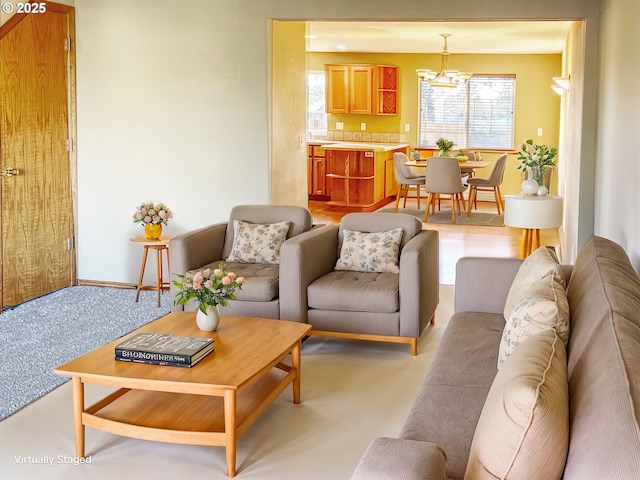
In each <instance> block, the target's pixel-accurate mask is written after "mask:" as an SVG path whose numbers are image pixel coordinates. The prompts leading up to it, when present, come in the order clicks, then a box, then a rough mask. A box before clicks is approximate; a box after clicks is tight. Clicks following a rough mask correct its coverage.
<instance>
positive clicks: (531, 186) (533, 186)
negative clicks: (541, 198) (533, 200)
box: [520, 179, 539, 195]
mask: <svg viewBox="0 0 640 480" xmlns="http://www.w3.org/2000/svg"><path fill="white" fill-rule="evenodd" d="M520 188H521V189H522V193H524V194H525V195H536V194H537V193H538V188H539V185H538V182H536V181H535V180H533V179H529V180H525V181H524V182H522V184H521V185H520Z"/></svg>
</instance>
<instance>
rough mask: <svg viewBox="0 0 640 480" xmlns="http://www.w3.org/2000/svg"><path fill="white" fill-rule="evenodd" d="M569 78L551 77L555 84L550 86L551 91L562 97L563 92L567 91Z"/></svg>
mask: <svg viewBox="0 0 640 480" xmlns="http://www.w3.org/2000/svg"><path fill="white" fill-rule="evenodd" d="M569 78H570V77H552V79H553V81H554V82H555V84H554V85H551V89H552V90H553V91H554V92H556V93H557V94H558V95H564V92H568V91H569Z"/></svg>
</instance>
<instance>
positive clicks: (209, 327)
mask: <svg viewBox="0 0 640 480" xmlns="http://www.w3.org/2000/svg"><path fill="white" fill-rule="evenodd" d="M219 323H220V312H219V311H218V306H217V305H211V306H209V307H207V313H206V314H205V313H202V310H200V307H198V312H197V313H196V324H197V325H198V328H199V329H200V330H202V331H203V332H213V331H214V330H216V329H217V328H218V324H219Z"/></svg>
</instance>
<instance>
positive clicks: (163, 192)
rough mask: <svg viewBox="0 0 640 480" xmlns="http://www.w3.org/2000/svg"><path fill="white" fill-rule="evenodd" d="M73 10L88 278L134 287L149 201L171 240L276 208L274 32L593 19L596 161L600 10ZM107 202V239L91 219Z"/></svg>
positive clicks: (519, 5)
mask: <svg viewBox="0 0 640 480" xmlns="http://www.w3.org/2000/svg"><path fill="white" fill-rule="evenodd" d="M616 1H619V0H616ZM630 1H631V0H624V2H625V5H627V4H629V5H630V3H629V2H630ZM75 5H76V26H77V47H78V48H77V52H76V58H77V84H78V92H77V103H78V139H77V145H78V206H79V207H78V216H79V218H78V272H79V277H80V278H82V279H92V280H103V281H124V282H127V281H128V282H134V281H135V280H136V275H137V270H138V268H139V262H140V251H139V250H138V249H137V248H136V247H135V245H132V244H131V242H129V241H128V238H129V237H130V236H133V235H135V234H139V233H140V230H139V226H137V225H134V224H133V223H131V221H130V216H131V214H132V213H133V209H134V207H135V205H136V204H138V203H139V202H141V201H143V200H146V199H152V200H157V201H164V202H166V203H167V204H168V205H169V206H170V207H171V208H172V209H173V210H174V213H175V219H174V220H173V221H172V222H171V223H170V224H169V227H168V229H167V233H168V234H170V235H175V234H177V233H180V232H183V231H186V230H188V229H191V228H195V227H198V226H203V225H206V224H209V223H213V222H215V221H220V220H223V219H225V218H227V217H228V213H229V211H230V209H231V208H232V207H233V205H235V204H238V203H267V202H270V201H272V200H273V198H275V194H274V192H272V191H271V190H272V183H275V180H276V179H274V182H272V178H271V166H272V164H273V165H277V164H283V163H282V162H283V160H282V159H280V158H275V157H276V155H277V156H280V155H281V154H280V153H276V151H275V150H274V151H273V153H271V148H272V145H271V140H270V137H271V134H272V133H273V132H275V130H272V128H273V127H274V125H275V124H273V123H271V116H272V114H271V110H272V106H271V100H272V98H271V95H272V90H273V89H274V88H277V87H278V85H276V84H273V85H272V84H271V83H270V81H269V75H270V70H271V68H273V65H272V58H271V43H270V42H271V40H270V38H271V37H270V35H271V30H270V28H269V25H270V23H271V21H272V20H274V19H276V20H299V21H304V20H307V19H316V20H321V19H351V20H375V19H389V20H394V19H395V20H412V21H420V20H454V21H455V20H464V19H469V20H474V19H475V20H478V19H487V20H489V19H492V20H508V19H523V18H525V19H526V18H532V19H561V20H572V19H576V18H582V17H587V18H588V19H589V20H590V22H591V24H590V25H591V26H590V25H589V24H587V28H586V29H585V39H586V43H587V46H588V47H589V48H587V49H586V50H585V60H584V62H585V73H586V75H585V89H584V98H583V101H584V103H585V109H584V112H583V118H582V121H581V122H578V123H573V124H571V125H568V126H567V128H570V129H571V128H573V129H574V130H576V131H578V132H581V131H583V132H585V131H586V132H587V133H588V135H584V136H583V138H582V140H581V141H582V142H583V145H582V152H581V154H582V155H583V158H582V161H583V162H586V163H587V164H589V162H593V157H594V155H595V154H594V151H593V150H594V148H595V147H594V145H595V142H596V138H595V124H596V116H595V115H596V108H595V102H596V98H597V95H596V94H597V91H594V89H595V88H597V75H595V76H594V75H593V69H594V68H596V69H597V59H598V39H597V36H595V37H594V33H595V34H597V25H598V21H599V19H598V17H599V13H598V12H599V7H600V0H563V1H558V0H538V1H536V2H531V1H530V0H526V1H525V0H483V1H478V0H460V1H458V2H448V3H447V2H440V1H437V2H436V1H431V0H396V1H394V2H375V8H372V2H371V1H370V0H351V1H349V2H300V1H298V0H215V1H203V0H155V1H154V2H147V1H145V2H139V1H130V0H100V1H98V0H75ZM151 5H152V8H151V7H150V6H151ZM616 35H618V34H616ZM454 58H455V57H454ZM631 61H632V62H633V61H637V60H635V59H633V60H631ZM626 65H628V62H626V63H625V66H626ZM596 73H597V70H596ZM285 88H286V87H285ZM623 107H624V108H626V106H625V105H620V108H623ZM287 134H288V132H287ZM585 143H586V147H590V148H591V152H590V151H589V148H585ZM585 155H586V158H585ZM589 155H591V158H589ZM272 156H273V157H274V158H272ZM629 161H631V160H629ZM303 165H305V167H302V166H301V167H300V168H301V171H302V170H305V171H306V164H304V162H303ZM305 173H306V172H305ZM296 175H298V174H296ZM584 188H585V190H586V191H587V193H588V192H591V199H589V198H588V195H585V197H586V202H585V205H584V207H582V206H580V208H584V209H585V214H588V212H589V211H591V212H592V211H593V201H594V199H593V193H592V192H593V185H585V186H584ZM272 197H273V198H272ZM581 198H584V197H581ZM104 200H107V201H108V209H109V222H108V225H107V226H108V228H105V227H106V226H105V220H104V217H103V216H101V215H99V214H97V213H96V204H97V203H99V202H100V201H104ZM591 218H593V214H592V213H591ZM581 221H582V220H581ZM636 222H637V220H636ZM577 228H578V229H579V230H581V229H582V225H580V224H579V225H578V227H577ZM586 230H588V227H587V229H586ZM106 252H108V254H107V253H106Z"/></svg>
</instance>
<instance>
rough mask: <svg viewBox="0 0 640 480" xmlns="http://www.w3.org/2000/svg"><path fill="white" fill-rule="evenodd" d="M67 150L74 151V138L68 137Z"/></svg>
mask: <svg viewBox="0 0 640 480" xmlns="http://www.w3.org/2000/svg"><path fill="white" fill-rule="evenodd" d="M67 152H73V138H67Z"/></svg>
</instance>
